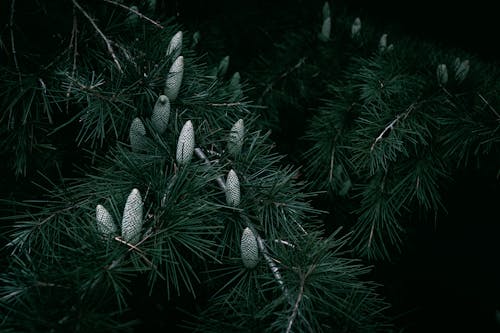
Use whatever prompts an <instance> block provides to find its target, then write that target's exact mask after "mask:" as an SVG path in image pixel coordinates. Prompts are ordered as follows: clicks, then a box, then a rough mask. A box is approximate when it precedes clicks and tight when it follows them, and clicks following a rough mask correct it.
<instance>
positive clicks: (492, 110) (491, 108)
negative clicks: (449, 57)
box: [477, 93, 500, 120]
mask: <svg viewBox="0 0 500 333" xmlns="http://www.w3.org/2000/svg"><path fill="white" fill-rule="evenodd" d="M477 95H478V96H479V98H481V100H482V101H483V102H484V104H486V105H487V106H488V107H489V109H490V110H491V112H493V113H494V114H495V116H497V118H498V120H500V114H498V112H497V110H495V108H494V107H492V106H491V104H490V103H488V101H487V100H486V98H484V97H483V95H481V94H480V93H477Z"/></svg>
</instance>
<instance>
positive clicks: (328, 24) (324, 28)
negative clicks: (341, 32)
mask: <svg viewBox="0 0 500 333" xmlns="http://www.w3.org/2000/svg"><path fill="white" fill-rule="evenodd" d="M331 30H332V20H331V19H330V18H329V17H327V18H326V19H324V20H323V24H322V25H321V33H320V34H319V38H320V39H321V40H322V41H327V40H329V39H330V33H331Z"/></svg>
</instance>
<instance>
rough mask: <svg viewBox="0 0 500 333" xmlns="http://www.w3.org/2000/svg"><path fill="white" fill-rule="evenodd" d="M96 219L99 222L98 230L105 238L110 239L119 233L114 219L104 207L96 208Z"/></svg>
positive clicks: (98, 206)
mask: <svg viewBox="0 0 500 333" xmlns="http://www.w3.org/2000/svg"><path fill="white" fill-rule="evenodd" d="M95 219H96V222H97V230H99V232H100V233H101V234H102V236H103V237H104V238H108V237H110V236H113V235H115V234H116V233H117V230H116V225H115V222H114V221H113V217H112V216H111V214H110V213H109V212H108V210H107V209H106V208H104V206H103V205H97V206H96V208H95Z"/></svg>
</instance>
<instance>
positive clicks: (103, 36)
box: [72, 0, 123, 72]
mask: <svg viewBox="0 0 500 333" xmlns="http://www.w3.org/2000/svg"><path fill="white" fill-rule="evenodd" d="M72 1H73V4H74V5H75V7H76V8H78V10H79V11H80V12H81V13H82V14H83V16H85V17H86V18H87V20H89V22H90V24H92V26H93V27H94V29H95V31H96V32H97V33H98V34H99V35H100V36H101V38H102V40H103V41H104V43H105V44H106V48H107V49H108V53H109V54H110V55H111V58H113V61H114V62H115V64H116V67H118V70H119V71H120V72H123V70H122V67H121V66H120V63H119V62H118V58H117V57H116V55H115V51H114V50H113V47H112V46H111V42H110V41H109V39H108V38H107V37H106V35H105V34H104V33H103V32H102V31H101V29H99V27H98V26H97V24H96V23H95V21H94V19H93V18H92V17H90V15H89V14H88V13H87V12H86V11H85V10H84V9H83V8H82V7H81V6H80V4H79V3H78V2H77V1H76V0H72Z"/></svg>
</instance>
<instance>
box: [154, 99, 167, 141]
mask: <svg viewBox="0 0 500 333" xmlns="http://www.w3.org/2000/svg"><path fill="white" fill-rule="evenodd" d="M169 117H170V101H169V100H168V97H167V96H165V95H160V97H158V100H157V101H156V103H155V106H154V108H153V114H152V115H151V123H152V125H153V127H154V129H155V130H156V131H157V132H158V133H159V134H163V133H165V131H166V130H167V125H168V119H169Z"/></svg>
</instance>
